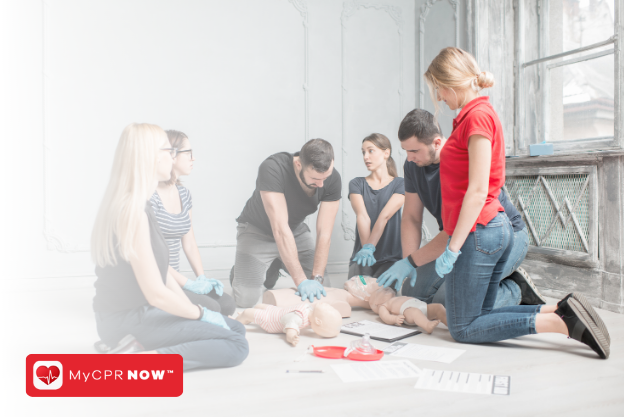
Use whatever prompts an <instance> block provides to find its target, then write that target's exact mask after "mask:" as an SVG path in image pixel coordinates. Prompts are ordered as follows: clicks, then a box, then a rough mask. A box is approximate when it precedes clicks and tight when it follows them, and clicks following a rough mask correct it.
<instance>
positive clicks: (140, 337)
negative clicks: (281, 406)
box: [91, 124, 249, 370]
mask: <svg viewBox="0 0 624 417" xmlns="http://www.w3.org/2000/svg"><path fill="white" fill-rule="evenodd" d="M173 152H174V149H172V147H171V145H170V144H169V140H168V138H167V135H166V133H165V132H164V131H163V130H162V129H161V128H160V127H158V126H155V125H149V124H131V125H129V126H127V127H126V128H125V129H124V131H123V133H122V134H121V138H120V139H119V143H118V145H117V150H116V151H115V157H114V161H113V169H112V171H111V177H110V181H109V183H108V187H107V189H106V193H105V194H104V198H103V200H102V204H101V206H100V209H99V212H98V215H97V218H96V221H95V226H94V228H93V234H92V236H91V254H92V257H93V260H94V262H95V264H96V265H97V267H96V270H95V273H96V275H97V280H96V282H95V289H96V294H95V298H94V299H93V309H94V311H95V318H96V324H97V331H98V334H99V335H100V337H101V338H102V341H103V342H104V343H105V344H106V345H107V346H109V347H115V346H116V348H113V349H112V350H111V351H110V352H111V353H131V352H137V351H142V353H161V354H168V353H173V354H180V355H182V357H183V359H184V370H189V369H195V368H221V367H230V366H236V365H239V364H241V363H242V362H243V360H245V358H246V357H247V354H248V353H249V346H248V344H247V340H246V339H245V327H244V326H243V325H242V324H240V323H239V322H237V321H236V320H232V319H230V318H228V317H225V316H223V315H222V314H220V313H218V312H215V311H210V310H208V309H206V308H205V307H203V306H201V305H200V304H193V303H191V302H190V301H189V299H188V297H187V296H186V295H185V293H184V291H183V290H182V289H181V288H180V285H179V284H178V283H177V282H176V280H175V279H174V278H173V277H172V276H171V274H170V273H169V248H168V247H167V242H166V241H165V238H164V236H163V234H162V231H161V229H160V227H159V225H158V222H157V220H156V216H155V215H154V211H153V209H152V207H151V204H149V199H150V197H151V196H152V194H154V191H155V190H156V186H157V184H158V182H159V181H166V180H168V179H169V178H170V177H171V168H172V164H173ZM122 339H123V340H122Z"/></svg>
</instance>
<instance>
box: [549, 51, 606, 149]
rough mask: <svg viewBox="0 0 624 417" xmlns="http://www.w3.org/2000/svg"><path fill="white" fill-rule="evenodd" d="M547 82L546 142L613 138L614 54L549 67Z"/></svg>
mask: <svg viewBox="0 0 624 417" xmlns="http://www.w3.org/2000/svg"><path fill="white" fill-rule="evenodd" d="M549 81H550V83H549V89H550V90H549V95H550V97H549V102H550V103H551V106H550V117H549V120H550V134H549V135H548V136H549V141H571V140H587V139H595V140H599V139H607V138H613V131H614V100H613V94H614V91H615V86H614V56H613V54H611V55H606V56H603V57H600V58H595V59H591V60H588V61H582V62H578V63H575V64H570V65H565V66H561V67H556V68H551V69H550V70H549Z"/></svg>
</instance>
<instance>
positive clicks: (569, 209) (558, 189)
mask: <svg viewBox="0 0 624 417" xmlns="http://www.w3.org/2000/svg"><path fill="white" fill-rule="evenodd" d="M588 183H589V174H561V175H523V176H511V177H507V179H506V181H505V191H506V192H507V195H508V196H509V198H510V199H511V201H512V202H513V203H514V205H515V206H516V208H517V209H518V210H519V211H520V213H522V217H523V219H524V221H525V223H526V224H527V227H528V228H529V243H530V244H531V245H533V246H539V247H544V248H552V249H564V250H570V251H575V252H583V253H589V247H588V243H587V241H588V239H589V201H588V199H589V192H588Z"/></svg>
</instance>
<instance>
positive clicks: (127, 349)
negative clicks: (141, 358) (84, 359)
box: [108, 334, 145, 354]
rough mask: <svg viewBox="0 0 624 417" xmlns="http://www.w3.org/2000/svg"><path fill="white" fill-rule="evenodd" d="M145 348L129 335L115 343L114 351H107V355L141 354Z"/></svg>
mask: <svg viewBox="0 0 624 417" xmlns="http://www.w3.org/2000/svg"><path fill="white" fill-rule="evenodd" d="M144 350H145V348H143V345H142V344H140V343H139V341H138V340H136V339H135V338H134V336H132V335H131V334H128V335H126V336H125V337H124V338H123V339H121V340H120V341H119V343H117V346H116V347H115V348H114V349H111V350H109V351H108V353H109V354H127V353H137V352H143V351H144Z"/></svg>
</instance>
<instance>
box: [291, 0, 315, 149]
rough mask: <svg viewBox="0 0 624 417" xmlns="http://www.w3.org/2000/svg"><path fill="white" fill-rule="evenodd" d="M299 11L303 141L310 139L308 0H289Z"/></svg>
mask: <svg viewBox="0 0 624 417" xmlns="http://www.w3.org/2000/svg"><path fill="white" fill-rule="evenodd" d="M288 1H289V2H290V3H291V4H292V5H293V6H295V8H296V9H297V10H298V11H299V13H300V14H301V18H302V23H303V51H304V55H303V67H304V73H303V86H302V87H303V95H304V112H305V126H304V132H303V143H305V142H307V141H308V140H309V139H310V94H309V82H310V78H309V77H310V71H309V65H308V63H309V49H310V48H309V42H308V0H288Z"/></svg>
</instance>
